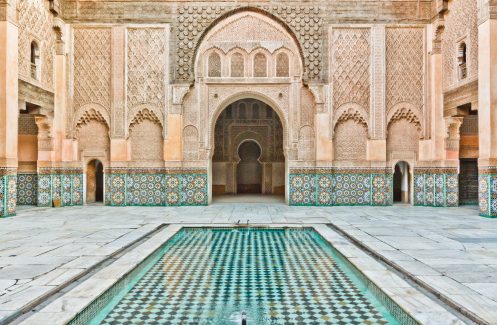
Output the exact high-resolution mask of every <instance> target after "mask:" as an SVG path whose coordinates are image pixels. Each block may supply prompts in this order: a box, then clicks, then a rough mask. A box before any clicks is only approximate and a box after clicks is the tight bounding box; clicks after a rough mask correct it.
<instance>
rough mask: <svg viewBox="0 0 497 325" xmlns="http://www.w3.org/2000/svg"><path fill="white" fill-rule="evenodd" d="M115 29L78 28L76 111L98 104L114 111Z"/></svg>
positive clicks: (75, 79) (75, 39) (75, 42)
mask: <svg viewBox="0 0 497 325" xmlns="http://www.w3.org/2000/svg"><path fill="white" fill-rule="evenodd" d="M111 66H112V65H111V29H110V28H90V27H89V28H75V29H74V108H75V109H78V108H79V107H81V106H83V105H85V104H87V103H96V104H99V105H101V106H102V107H104V108H105V109H106V110H110V83H111V80H110V79H111Z"/></svg>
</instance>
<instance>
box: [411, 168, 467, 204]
mask: <svg viewBox="0 0 497 325" xmlns="http://www.w3.org/2000/svg"><path fill="white" fill-rule="evenodd" d="M414 205H417V206H432V207H457V206H458V205H459V175H458V174H457V170H456V169H448V168H426V169H423V168H416V169H415V170H414Z"/></svg>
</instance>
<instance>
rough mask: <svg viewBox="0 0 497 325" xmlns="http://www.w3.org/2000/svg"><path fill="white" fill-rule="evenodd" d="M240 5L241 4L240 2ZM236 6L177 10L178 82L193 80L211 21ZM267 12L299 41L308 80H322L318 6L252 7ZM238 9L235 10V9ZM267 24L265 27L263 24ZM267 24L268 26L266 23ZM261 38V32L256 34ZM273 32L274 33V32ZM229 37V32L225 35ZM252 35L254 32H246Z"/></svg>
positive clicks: (253, 9)
mask: <svg viewBox="0 0 497 325" xmlns="http://www.w3.org/2000/svg"><path fill="white" fill-rule="evenodd" d="M240 6H241V5H240ZM236 8H237V6H223V5H221V6H217V5H209V6H202V5H196V6H192V5H184V6H180V7H179V9H178V14H179V17H178V22H177V28H176V30H177V34H176V37H177V40H176V42H177V44H176V58H175V69H176V70H175V76H174V79H175V80H176V81H180V82H184V81H188V82H192V81H193V79H194V72H193V69H194V59H195V53H196V50H197V48H198V46H199V45H200V44H199V43H200V41H201V40H202V37H203V34H204V33H205V31H206V30H207V28H209V27H210V26H211V24H212V23H214V22H215V21H216V19H219V18H220V17H222V15H223V14H226V13H228V12H229V11H230V10H234V9H236ZM250 10H251V11H257V12H260V13H263V14H266V15H268V14H269V15H275V16H276V17H278V18H279V19H281V21H283V22H285V23H286V24H287V28H288V29H289V30H291V31H292V32H293V33H294V35H295V37H296V38H297V40H298V41H299V43H300V45H301V49H302V52H303V53H302V54H303V56H304V58H305V59H304V67H305V72H304V78H305V79H306V80H319V79H320V71H321V60H322V59H321V48H322V38H321V33H322V19H321V17H320V10H319V7H317V6H295V7H290V6H259V8H251V9H250ZM234 12H236V11H234ZM262 27H264V26H262ZM266 27H267V26H266ZM258 30H259V29H253V30H252V31H249V30H239V32H240V33H249V34H250V33H254V31H258ZM257 34H258V36H259V37H260V36H261V34H260V33H257ZM271 35H274V34H271ZM226 36H227V37H228V36H229V35H226ZM247 37H249V38H250V37H253V35H247Z"/></svg>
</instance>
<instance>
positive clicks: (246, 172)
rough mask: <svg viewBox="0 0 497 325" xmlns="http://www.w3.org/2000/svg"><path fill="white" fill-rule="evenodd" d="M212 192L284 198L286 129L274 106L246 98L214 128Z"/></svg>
mask: <svg viewBox="0 0 497 325" xmlns="http://www.w3.org/2000/svg"><path fill="white" fill-rule="evenodd" d="M212 193H213V196H220V195H235V194H239V193H258V194H262V195H278V196H280V195H281V196H282V195H284V193H285V157H284V154H283V126H282V123H281V121H280V119H279V117H278V114H276V112H275V111H274V110H273V109H272V107H271V106H269V105H267V104H266V103H264V102H262V101H260V100H257V99H254V98H245V99H240V100H237V101H235V102H233V103H232V104H229V105H228V106H227V107H225V109H224V110H223V111H222V112H221V114H220V115H219V117H218V118H217V120H216V124H215V128H214V154H213V157H212Z"/></svg>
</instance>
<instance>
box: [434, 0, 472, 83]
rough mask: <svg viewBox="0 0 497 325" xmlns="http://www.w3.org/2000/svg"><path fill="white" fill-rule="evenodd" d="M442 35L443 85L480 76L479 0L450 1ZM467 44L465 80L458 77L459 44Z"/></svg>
mask: <svg viewBox="0 0 497 325" xmlns="http://www.w3.org/2000/svg"><path fill="white" fill-rule="evenodd" d="M448 8H449V11H448V14H447V15H446V16H445V30H444V33H443V37H442V55H443V86H444V89H450V88H453V87H457V86H458V85H459V84H461V83H464V82H466V81H472V80H474V79H475V78H477V77H478V8H477V0H464V1H458V0H452V1H449V6H448ZM461 42H465V43H466V46H467V54H468V56H467V73H468V76H467V78H466V79H465V80H462V81H460V80H459V77H458V59H457V56H458V46H459V44H460V43H461Z"/></svg>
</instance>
